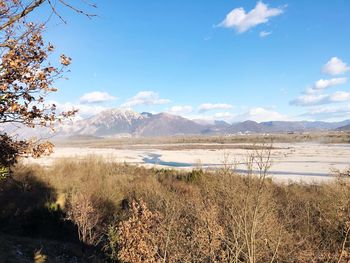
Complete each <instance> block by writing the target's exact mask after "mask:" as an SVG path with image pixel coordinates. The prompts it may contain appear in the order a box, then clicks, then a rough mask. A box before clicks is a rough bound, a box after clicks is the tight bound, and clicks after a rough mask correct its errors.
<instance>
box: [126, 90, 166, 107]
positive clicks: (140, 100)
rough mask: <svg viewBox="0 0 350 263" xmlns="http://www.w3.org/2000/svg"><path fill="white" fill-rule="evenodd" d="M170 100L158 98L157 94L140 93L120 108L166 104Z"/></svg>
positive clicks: (151, 92)
mask: <svg viewBox="0 0 350 263" xmlns="http://www.w3.org/2000/svg"><path fill="white" fill-rule="evenodd" d="M169 102H170V100H168V99H161V98H159V94H158V93H156V92H154V91H140V92H139V93H137V94H136V95H135V96H134V97H132V98H130V99H128V100H127V101H126V102H125V103H123V104H122V105H121V106H122V107H133V106H137V105H161V104H167V103H169Z"/></svg>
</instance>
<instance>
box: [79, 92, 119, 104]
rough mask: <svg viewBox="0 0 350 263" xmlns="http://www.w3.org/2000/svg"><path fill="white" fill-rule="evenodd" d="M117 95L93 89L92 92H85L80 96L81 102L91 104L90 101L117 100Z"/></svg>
mask: <svg viewBox="0 0 350 263" xmlns="http://www.w3.org/2000/svg"><path fill="white" fill-rule="evenodd" d="M116 99H117V97H114V96H112V95H110V94H108V93H107V92H102V91H93V92H90V93H85V94H84V95H83V96H81V97H80V99H79V100H80V103H82V104H89V103H103V102H106V101H112V100H116Z"/></svg>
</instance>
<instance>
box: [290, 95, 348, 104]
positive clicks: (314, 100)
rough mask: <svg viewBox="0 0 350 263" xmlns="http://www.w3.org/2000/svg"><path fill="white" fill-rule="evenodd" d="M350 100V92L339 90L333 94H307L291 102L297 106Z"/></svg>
mask: <svg viewBox="0 0 350 263" xmlns="http://www.w3.org/2000/svg"><path fill="white" fill-rule="evenodd" d="M348 100H350V92H345V91H337V92H335V93H333V94H313V93H310V94H305V95H302V96H299V97H298V98H297V99H295V100H293V101H291V102H290V104H291V105H296V106H314V105H322V104H329V103H336V102H344V101H348Z"/></svg>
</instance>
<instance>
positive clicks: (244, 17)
mask: <svg viewBox="0 0 350 263" xmlns="http://www.w3.org/2000/svg"><path fill="white" fill-rule="evenodd" d="M282 13H283V9H281V8H269V7H268V6H267V5H266V4H264V3H263V2H258V3H257V4H256V6H255V8H254V9H252V10H251V11H249V12H248V13H247V12H246V11H245V10H244V8H243V7H239V8H235V9H233V10H232V11H231V12H230V13H229V14H227V16H226V18H225V19H224V20H223V21H222V22H221V23H220V24H219V25H218V26H220V27H225V28H234V29H236V31H237V32H238V33H243V32H246V31H248V30H249V29H250V28H253V27H255V26H257V25H259V24H264V23H267V22H268V21H269V18H271V17H274V16H278V15H280V14H282Z"/></svg>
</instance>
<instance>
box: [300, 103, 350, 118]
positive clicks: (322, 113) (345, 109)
mask: <svg viewBox="0 0 350 263" xmlns="http://www.w3.org/2000/svg"><path fill="white" fill-rule="evenodd" d="M302 116H307V117H309V118H313V119H316V120H343V119H344V118H347V119H348V118H349V116H350V105H343V106H328V107H319V108H313V109H310V110H309V111H308V112H306V113H304V114H303V115H302Z"/></svg>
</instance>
